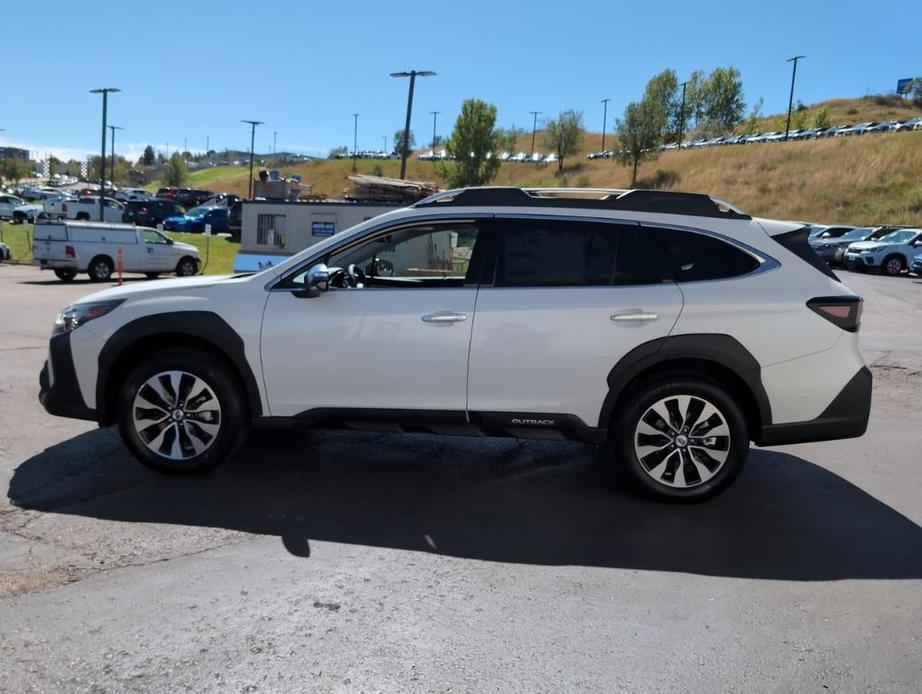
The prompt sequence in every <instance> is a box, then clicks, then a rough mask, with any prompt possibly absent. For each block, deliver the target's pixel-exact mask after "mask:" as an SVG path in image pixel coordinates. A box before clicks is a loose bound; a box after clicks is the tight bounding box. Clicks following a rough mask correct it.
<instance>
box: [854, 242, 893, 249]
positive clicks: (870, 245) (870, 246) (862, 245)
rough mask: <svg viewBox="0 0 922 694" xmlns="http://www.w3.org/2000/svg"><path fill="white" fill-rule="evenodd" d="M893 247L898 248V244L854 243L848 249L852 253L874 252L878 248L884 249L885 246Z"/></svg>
mask: <svg viewBox="0 0 922 694" xmlns="http://www.w3.org/2000/svg"><path fill="white" fill-rule="evenodd" d="M893 245H896V246H899V245H900V244H892V243H882V242H881V241H855V243H853V244H851V245H850V246H849V248H850V249H851V250H853V251H874V250H877V249H878V248H886V247H887V246H893Z"/></svg>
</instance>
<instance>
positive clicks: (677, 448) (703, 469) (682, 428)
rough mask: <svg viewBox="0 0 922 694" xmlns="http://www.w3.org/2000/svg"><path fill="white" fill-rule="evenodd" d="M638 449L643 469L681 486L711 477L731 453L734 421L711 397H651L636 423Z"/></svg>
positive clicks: (635, 435)
mask: <svg viewBox="0 0 922 694" xmlns="http://www.w3.org/2000/svg"><path fill="white" fill-rule="evenodd" d="M634 453H635V454H636V456H637V459H638V460H639V461H640V464H641V467H642V468H643V470H644V472H645V473H646V474H647V475H648V476H649V477H651V478H652V479H653V480H654V481H656V482H658V483H659V484H663V485H666V486H667V487H673V488H677V489H689V488H691V487H697V486H698V485H701V484H704V483H705V482H707V481H709V480H710V479H712V478H713V477H714V476H715V475H716V474H717V473H718V472H720V470H721V468H723V466H724V463H726V461H727V458H728V457H729V455H730V427H729V426H728V425H727V420H726V417H725V416H724V415H723V413H721V412H720V410H719V409H718V408H717V407H715V406H714V405H713V404H712V403H710V402H708V401H707V400H705V399H704V398H701V397H698V396H696V395H670V396H668V397H665V398H663V399H661V400H658V401H657V402H655V403H653V404H652V405H651V406H650V407H649V408H647V410H646V412H644V414H643V416H642V417H641V418H640V419H639V420H638V422H637V425H636V427H635V429H634Z"/></svg>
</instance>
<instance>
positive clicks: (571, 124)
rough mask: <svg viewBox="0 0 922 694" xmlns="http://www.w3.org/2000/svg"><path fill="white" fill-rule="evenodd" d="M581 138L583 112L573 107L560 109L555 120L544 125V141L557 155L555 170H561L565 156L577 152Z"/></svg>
mask: <svg viewBox="0 0 922 694" xmlns="http://www.w3.org/2000/svg"><path fill="white" fill-rule="evenodd" d="M582 139H583V112H582V111H576V110H574V109H572V108H571V109H567V110H566V111H561V112H560V113H559V114H558V116H557V118H556V119H555V120H551V121H548V123H547V124H546V125H545V126H544V143H545V145H546V146H547V147H549V148H550V149H551V150H552V151H553V152H554V153H555V154H556V155H557V171H558V173H559V172H561V171H563V162H564V159H566V158H567V157H569V156H571V155H573V154H576V153H577V152H579V145H580V142H582Z"/></svg>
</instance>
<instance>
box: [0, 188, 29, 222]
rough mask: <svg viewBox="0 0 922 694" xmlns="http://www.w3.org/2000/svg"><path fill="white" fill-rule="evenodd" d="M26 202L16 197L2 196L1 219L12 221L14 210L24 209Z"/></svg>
mask: <svg viewBox="0 0 922 694" xmlns="http://www.w3.org/2000/svg"><path fill="white" fill-rule="evenodd" d="M25 204H26V202H25V200H23V199H22V198H20V197H16V196H15V195H8V194H0V219H12V218H13V210H15V209H16V208H17V207H22V206H23V205H25Z"/></svg>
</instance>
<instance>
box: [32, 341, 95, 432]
mask: <svg viewBox="0 0 922 694" xmlns="http://www.w3.org/2000/svg"><path fill="white" fill-rule="evenodd" d="M38 383H39V393H38V401H39V402H40V403H42V407H44V408H45V411H47V412H48V414H53V415H56V416H58V417H70V418H72V419H87V420H89V421H92V422H95V421H96V420H97V416H96V410H94V409H92V408H90V407H87V404H86V402H84V400H83V396H82V395H81V394H80V384H79V383H78V382H77V373H76V371H75V370H74V359H73V355H72V353H71V348H70V335H69V334H67V333H64V334H63V335H54V336H53V337H52V338H51V343H50V345H49V349H48V361H46V362H45V365H44V366H43V367H42V371H41V373H40V374H39V377H38Z"/></svg>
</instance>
